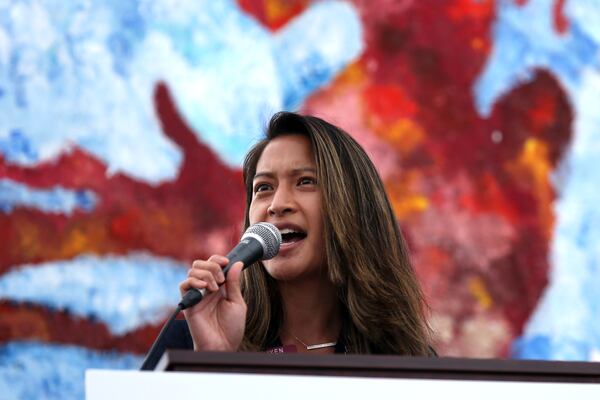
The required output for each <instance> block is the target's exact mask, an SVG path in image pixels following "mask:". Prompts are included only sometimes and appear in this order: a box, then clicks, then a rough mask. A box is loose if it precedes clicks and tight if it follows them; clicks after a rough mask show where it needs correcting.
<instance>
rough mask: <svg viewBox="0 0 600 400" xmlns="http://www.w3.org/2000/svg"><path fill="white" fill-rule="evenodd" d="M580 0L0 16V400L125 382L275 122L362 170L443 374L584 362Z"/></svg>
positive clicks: (593, 344)
mask: <svg viewBox="0 0 600 400" xmlns="http://www.w3.org/2000/svg"><path fill="white" fill-rule="evenodd" d="M599 104H600V6H599V4H598V3H597V2H596V1H594V0H528V1H527V0H495V1H492V0H448V1H437V0H428V1H423V0H421V1H413V0H353V1H326V0H322V1H318V0H315V1H309V0H288V1H285V0H238V1H233V0H219V1H212V0H196V1H171V0H139V1H134V0H120V1H100V0H86V1H84V0H80V1H69V2H64V1H57V0H28V1H25V0H23V1H0V393H1V394H2V395H1V397H2V398H9V399H12V398H15V399H21V398H51V399H54V398H56V399H58V398H60V399H65V398H82V397H83V374H84V371H85V369H87V368H125V369H135V368H138V367H139V365H140V364H141V361H142V358H143V355H144V353H145V351H146V350H147V349H148V348H149V347H150V345H151V344H152V342H153V340H154V338H155V337H156V335H157V334H158V332H159V330H160V328H161V326H162V322H163V320H164V318H166V316H167V315H168V313H169V312H170V311H171V310H172V309H173V307H174V306H175V305H176V303H177V301H178V299H179V295H178V284H179V282H180V281H181V280H182V279H184V277H185V274H186V271H187V268H188V267H187V266H188V265H189V263H190V262H191V260H193V259H195V258H198V257H207V256H208V255H210V254H212V253H214V252H222V253H225V252H227V250H228V249H229V248H230V247H231V246H232V245H233V244H234V243H236V241H237V239H238V238H239V235H240V233H241V230H240V229H241V222H242V221H241V219H242V213H243V189H242V183H241V170H240V164H241V160H242V158H243V155H244V153H245V151H246V150H247V149H248V148H249V146H250V145H251V144H252V143H253V142H254V141H256V140H257V138H259V137H260V135H261V133H262V131H263V129H264V126H265V124H266V122H267V121H268V119H269V117H270V116H271V115H272V114H273V113H274V112H276V111H279V110H299V111H300V112H302V113H309V114H315V115H318V116H321V117H324V118H326V119H328V120H331V121H332V122H334V123H336V124H338V125H340V126H342V127H343V128H345V129H346V130H347V131H348V132H350V133H351V134H352V135H353V136H354V137H355V138H356V139H357V140H358V141H359V142H360V143H361V144H362V145H363V146H364V147H365V149H366V150H367V151H368V153H369V154H370V155H371V157H372V158H373V160H374V162H375V164H376V166H377V168H378V170H379V171H380V173H381V175H382V178H383V179H384V182H385V184H386V187H387V190H388V193H389V195H390V198H391V200H392V203H393V207H394V210H395V212H396V215H397V217H398V221H399V223H400V225H401V227H402V229H403V231H404V233H405V236H406V238H407V240H408V242H409V244H410V247H411V251H412V254H413V259H414V263H415V266H416V269H417V273H418V275H419V277H420V279H421V282H422V283H423V286H424V289H425V292H426V294H427V297H428V299H429V303H430V307H431V324H432V327H433V328H434V330H435V332H436V341H437V345H436V348H437V350H438V352H439V353H440V354H441V355H442V356H463V357H514V358H535V359H561V360H600V264H599V263H598V261H597V260H599V259H600V246H598V245H597V243H599V242H600V228H599V227H600V211H598V207H597V206H596V204H598V202H600V190H598V188H599V187H600V173H599V172H598V171H599V170H600V112H598V109H599Z"/></svg>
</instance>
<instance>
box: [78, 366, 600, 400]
mask: <svg viewBox="0 0 600 400" xmlns="http://www.w3.org/2000/svg"><path fill="white" fill-rule="evenodd" d="M85 393H86V399H87V400H106V399H109V400H133V399H139V398H144V399H151V400H154V399H155V400H163V399H184V398H192V399H194V398H198V399H219V400H225V399H235V400H240V399H261V400H271V399H272V400H283V399H286V400H287V399H290V400H306V399H330V400H336V399H344V400H352V399H356V400H365V399H377V398H381V399H423V398H425V399H461V400H480V399H486V400H506V399H532V400H535V399H544V400H553V399H556V400H564V399H577V400H598V399H600V384H595V383H547V382H510V381H473V380H469V381H467V380H445V379H403V378H397V379H396V378H394V379H390V378H364V377H361V378H357V377H330V376H328V377H319V376H298V375H263V374H236V373H205V372H193V373H192V372H139V371H111V370H88V371H86V374H85ZM183 396H187V397H183Z"/></svg>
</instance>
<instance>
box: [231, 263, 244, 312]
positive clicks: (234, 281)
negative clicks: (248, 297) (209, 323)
mask: <svg viewBox="0 0 600 400" xmlns="http://www.w3.org/2000/svg"><path fill="white" fill-rule="evenodd" d="M243 268H244V264H243V263H242V262H241V261H238V262H236V263H235V264H233V265H232V266H231V269H230V270H229V272H228V273H227V298H228V299H229V300H230V301H232V302H234V303H244V298H243V297H242V290H241V288H240V277H241V276H242V269H243Z"/></svg>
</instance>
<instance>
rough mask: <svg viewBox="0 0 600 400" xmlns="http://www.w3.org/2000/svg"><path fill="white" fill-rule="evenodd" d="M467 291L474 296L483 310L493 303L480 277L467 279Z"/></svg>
mask: <svg viewBox="0 0 600 400" xmlns="http://www.w3.org/2000/svg"><path fill="white" fill-rule="evenodd" d="M469 291H470V292H471V294H472V295H473V297H475V299H476V300H477V302H478V303H479V305H480V306H481V307H483V308H484V309H485V310H487V309H489V308H490V307H492V305H493V304H494V301H493V299H492V296H490V293H489V292H488V290H487V288H486V286H485V283H484V282H483V281H482V280H481V278H472V279H471V280H470V281H469Z"/></svg>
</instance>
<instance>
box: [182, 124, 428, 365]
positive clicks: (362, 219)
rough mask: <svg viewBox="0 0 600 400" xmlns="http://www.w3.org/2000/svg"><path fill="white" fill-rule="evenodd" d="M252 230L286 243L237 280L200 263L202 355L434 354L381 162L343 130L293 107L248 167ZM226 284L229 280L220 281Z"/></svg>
mask: <svg viewBox="0 0 600 400" xmlns="http://www.w3.org/2000/svg"><path fill="white" fill-rule="evenodd" d="M244 182H245V185H246V218H245V225H246V227H248V226H249V225H251V224H254V223H257V222H261V221H265V222H269V223H272V224H274V225H275V226H277V227H278V228H279V229H280V231H281V233H282V236H283V243H282V245H281V249H280V252H279V254H278V255H277V256H276V257H274V258H273V259H271V260H267V261H263V262H259V263H258V264H259V265H255V266H252V267H250V268H247V269H246V270H244V272H243V273H242V272H241V268H242V265H241V263H237V264H236V265H234V266H233V267H232V269H231V270H230V271H229V273H228V276H227V283H224V282H225V277H224V276H223V274H222V273H221V268H222V267H224V266H225V265H226V264H227V259H226V258H225V257H223V256H220V255H213V256H212V257H210V258H209V259H208V260H197V261H195V262H194V263H193V266H192V268H191V269H190V272H189V274H188V278H187V279H186V280H185V281H184V282H182V283H181V285H180V290H181V292H182V294H183V293H184V292H186V291H187V290H190V289H191V288H207V290H208V291H209V292H210V295H207V296H206V297H205V299H204V300H203V301H202V302H200V303H199V304H198V305H196V306H194V307H192V308H190V309H188V310H186V311H184V314H185V317H186V320H187V324H188V326H189V330H190V332H191V337H192V339H193V343H194V348H195V349H196V350H208V351H210V350H221V351H238V350H245V351H273V352H281V351H297V352H303V353H304V352H310V353H334V352H341V353H376V354H402V355H429V354H430V353H431V347H430V331H429V327H428V325H427V323H426V319H425V302H424V299H423V294H422V292H421V289H420V287H419V284H418V282H417V280H416V277H415V274H414V271H413V268H412V266H411V264H410V261H409V257H408V251H407V248H406V244H405V242H404V240H403V238H402V235H401V233H400V231H399V228H398V226H397V223H396V220H395V217H394V214H393V211H392V208H391V206H390V203H389V201H388V199H387V196H386V194H385V190H384V187H383V184H382V182H381V179H380V177H379V176H378V174H377V172H376V170H375V167H374V166H373V164H372V162H371V161H370V160H369V158H368V156H367V155H366V153H365V152H364V150H363V149H362V148H361V147H360V145H358V143H356V141H355V140H354V139H352V138H351V137H350V135H348V134H347V133H345V132H344V131H342V130H341V129H339V128H337V127H335V126H333V125H331V124H329V123H327V122H325V121H323V120H321V119H319V118H316V117H310V116H301V115H298V114H294V113H287V112H282V113H279V114H276V115H275V116H274V117H273V118H272V119H271V122H270V124H269V127H268V130H267V137H266V139H264V140H263V141H261V142H259V143H258V144H257V145H256V146H254V147H253V148H252V150H250V152H249V153H248V155H247V157H246V160H245V162H244ZM221 284H223V285H222V286H221V288H220V289H219V285H221Z"/></svg>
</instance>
